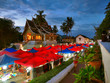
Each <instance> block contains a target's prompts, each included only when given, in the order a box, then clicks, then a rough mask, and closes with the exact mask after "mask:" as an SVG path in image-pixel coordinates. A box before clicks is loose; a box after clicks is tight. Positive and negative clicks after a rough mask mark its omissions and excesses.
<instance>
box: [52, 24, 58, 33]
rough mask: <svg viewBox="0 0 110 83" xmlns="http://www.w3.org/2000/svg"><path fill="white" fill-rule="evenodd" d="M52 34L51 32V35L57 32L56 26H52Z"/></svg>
mask: <svg viewBox="0 0 110 83" xmlns="http://www.w3.org/2000/svg"><path fill="white" fill-rule="evenodd" d="M52 32H53V33H57V32H58V29H57V26H56V25H54V26H53V30H52Z"/></svg>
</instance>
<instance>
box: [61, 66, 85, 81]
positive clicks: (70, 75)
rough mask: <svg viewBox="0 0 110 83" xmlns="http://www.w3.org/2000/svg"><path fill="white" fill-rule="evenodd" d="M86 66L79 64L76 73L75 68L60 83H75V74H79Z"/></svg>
mask: <svg viewBox="0 0 110 83" xmlns="http://www.w3.org/2000/svg"><path fill="white" fill-rule="evenodd" d="M83 67H84V64H78V66H77V68H76V71H75V70H74V68H73V69H72V70H71V71H70V72H69V73H68V74H67V75H66V77H65V78H64V79H63V80H61V82H60V83H74V81H75V78H74V75H73V73H78V72H79V69H80V68H83Z"/></svg>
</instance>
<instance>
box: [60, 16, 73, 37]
mask: <svg viewBox="0 0 110 83" xmlns="http://www.w3.org/2000/svg"><path fill="white" fill-rule="evenodd" d="M73 25H74V20H73V19H72V17H67V20H66V21H64V22H63V23H62V25H61V26H60V29H61V30H62V31H63V32H64V33H65V34H66V36H67V34H68V33H69V32H70V31H71V29H72V27H73Z"/></svg>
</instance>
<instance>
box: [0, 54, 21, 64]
mask: <svg viewBox="0 0 110 83" xmlns="http://www.w3.org/2000/svg"><path fill="white" fill-rule="evenodd" d="M15 60H19V58H14V57H10V56H8V55H6V54H5V55H3V56H0V65H6V64H7V65H8V64H10V63H14V61H15Z"/></svg>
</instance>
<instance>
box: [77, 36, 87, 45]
mask: <svg viewBox="0 0 110 83" xmlns="http://www.w3.org/2000/svg"><path fill="white" fill-rule="evenodd" d="M79 38H81V40H79ZM84 41H85V38H84V37H83V36H81V35H79V36H78V37H76V43H85V42H84Z"/></svg>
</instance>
